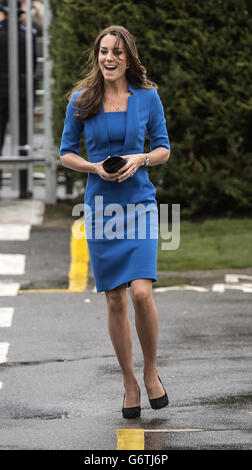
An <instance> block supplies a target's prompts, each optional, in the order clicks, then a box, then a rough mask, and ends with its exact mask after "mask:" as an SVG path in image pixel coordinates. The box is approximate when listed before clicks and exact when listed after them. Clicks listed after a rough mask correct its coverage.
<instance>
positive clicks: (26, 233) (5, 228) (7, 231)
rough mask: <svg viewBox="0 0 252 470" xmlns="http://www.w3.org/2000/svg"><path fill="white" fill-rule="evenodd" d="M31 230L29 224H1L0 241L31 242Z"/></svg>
mask: <svg viewBox="0 0 252 470" xmlns="http://www.w3.org/2000/svg"><path fill="white" fill-rule="evenodd" d="M30 230H31V225H29V224H1V225H0V240H10V241H12V240H16V241H19V240H21V241H23V240H29V238H30Z"/></svg>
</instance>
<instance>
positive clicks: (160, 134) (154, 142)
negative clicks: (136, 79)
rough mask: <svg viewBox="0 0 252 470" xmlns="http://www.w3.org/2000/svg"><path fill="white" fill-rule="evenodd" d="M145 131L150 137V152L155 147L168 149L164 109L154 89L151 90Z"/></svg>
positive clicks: (168, 142)
mask: <svg viewBox="0 0 252 470" xmlns="http://www.w3.org/2000/svg"><path fill="white" fill-rule="evenodd" d="M147 129H148V133H149V137H150V150H154V149H155V148H157V147H165V148H166V149H169V148H170V141H169V137H168V132H167V128H166V120H165V116H164V108H163V105H162V102H161V100H160V98H159V95H158V92H157V90H156V89H155V88H154V89H153V97H152V101H151V105H150V115H149V121H148V125H147Z"/></svg>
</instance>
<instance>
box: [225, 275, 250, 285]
mask: <svg viewBox="0 0 252 470" xmlns="http://www.w3.org/2000/svg"><path fill="white" fill-rule="evenodd" d="M239 279H243V280H247V281H252V276H247V274H225V282H226V283H232V282H239Z"/></svg>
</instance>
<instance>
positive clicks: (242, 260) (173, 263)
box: [158, 218, 252, 271]
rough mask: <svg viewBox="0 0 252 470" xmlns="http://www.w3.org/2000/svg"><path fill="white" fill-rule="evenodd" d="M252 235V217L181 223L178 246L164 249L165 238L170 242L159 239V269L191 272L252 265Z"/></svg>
mask: <svg viewBox="0 0 252 470" xmlns="http://www.w3.org/2000/svg"><path fill="white" fill-rule="evenodd" d="M169 229H170V227H169ZM170 230H171V229H170ZM251 234H252V219H249V218H241V219H235V218H233V219H231V218H222V219H214V220H212V219H211V220H204V221H203V222H188V221H184V222H181V225H180V246H179V248H178V249H176V250H162V249H161V243H162V241H163V242H167V241H166V240H162V239H159V249H158V270H159V271H187V270H198V269H199V270H201V269H203V270H204V269H205V270H206V269H230V268H245V267H251V266H252V235H251Z"/></svg>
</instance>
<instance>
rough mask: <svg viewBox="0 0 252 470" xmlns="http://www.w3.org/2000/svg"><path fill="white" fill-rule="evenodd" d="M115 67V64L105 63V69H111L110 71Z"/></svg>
mask: <svg viewBox="0 0 252 470" xmlns="http://www.w3.org/2000/svg"><path fill="white" fill-rule="evenodd" d="M116 68H117V66H116V65H105V69H106V70H111V71H112V70H115V69H116Z"/></svg>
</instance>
